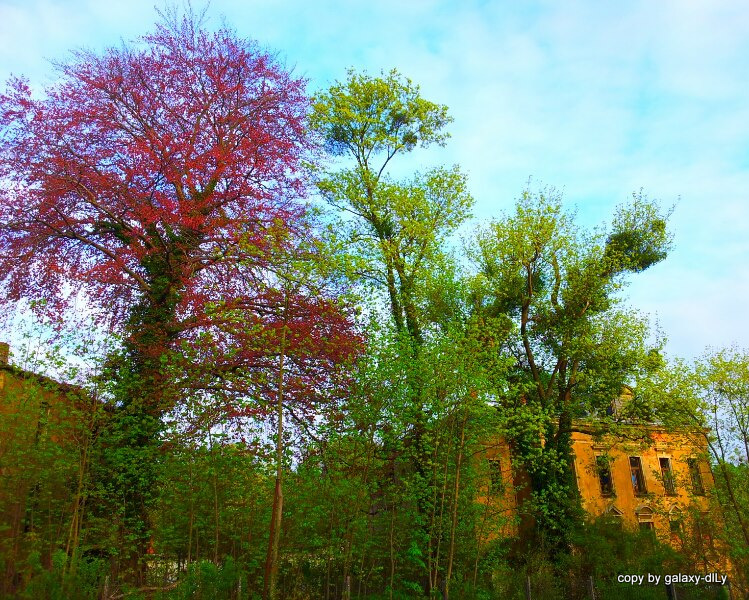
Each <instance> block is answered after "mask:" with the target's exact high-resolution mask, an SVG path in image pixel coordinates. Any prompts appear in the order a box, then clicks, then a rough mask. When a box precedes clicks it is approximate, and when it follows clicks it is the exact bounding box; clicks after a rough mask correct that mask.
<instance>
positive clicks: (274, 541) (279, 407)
mask: <svg viewBox="0 0 749 600" xmlns="http://www.w3.org/2000/svg"><path fill="white" fill-rule="evenodd" d="M287 310H288V299H287V301H286V304H285V306H284V326H283V328H282V329H281V349H280V353H279V354H280V355H279V359H278V393H277V401H276V417H277V419H278V429H277V431H276V435H277V438H276V486H275V491H274V493H273V514H272V516H271V523H270V536H269V539H268V555H267V557H266V560H265V573H264V581H263V600H276V598H278V589H277V585H278V548H279V546H280V541H281V516H282V513H283V392H284V360H285V358H286V317H287Z"/></svg>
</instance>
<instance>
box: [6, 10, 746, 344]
mask: <svg viewBox="0 0 749 600" xmlns="http://www.w3.org/2000/svg"><path fill="white" fill-rule="evenodd" d="M153 4H154V2H153V0H126V1H121V0H109V1H108V2H106V3H104V2H101V1H99V0H88V1H86V0H72V1H55V0H46V1H39V0H0V78H1V79H2V80H3V81H4V80H6V79H7V77H8V75H9V74H10V73H13V74H18V75H20V74H23V75H26V76H27V77H28V78H29V79H30V80H31V82H32V85H34V86H35V87H42V86H43V85H45V83H49V82H50V81H51V80H52V78H53V77H54V71H53V69H52V68H51V66H50V64H49V61H50V60H59V59H64V58H65V56H66V53H67V51H68V50H70V49H72V48H76V47H81V46H83V47H89V48H93V49H98V48H104V47H106V46H110V45H116V44H118V43H119V41H120V40H130V39H133V38H135V37H137V36H138V35H140V34H142V33H145V32H146V31H148V30H149V29H150V28H151V26H152V24H153V22H154V21H155V19H156V13H155V10H154V8H153ZM208 14H209V17H210V19H211V22H212V23H213V24H214V25H218V24H220V22H221V20H222V19H225V20H226V22H227V23H228V24H229V25H230V26H232V27H234V28H235V29H236V30H237V31H238V33H239V34H240V35H242V36H246V37H251V38H254V39H256V40H257V41H258V42H260V44H261V45H263V46H265V47H267V48H268V49H271V50H273V51H277V52H278V53H279V55H280V56H281V58H282V59H283V60H284V61H285V62H286V64H287V65H288V66H293V67H294V70H295V72H296V73H297V74H299V75H303V76H305V77H307V78H308V79H309V80H310V84H309V89H310V91H314V90H316V89H322V88H325V87H327V86H328V85H329V84H330V83H332V82H333V81H334V80H336V79H339V78H343V77H344V76H345V71H346V68H347V67H350V66H353V67H355V68H357V69H366V70H368V71H369V72H370V73H376V72H378V71H379V70H381V69H385V70H389V69H390V68H392V67H396V68H398V69H399V70H400V71H401V72H402V73H404V74H405V75H407V76H409V77H410V78H411V79H413V80H414V81H415V82H417V83H419V84H421V87H422V92H423V95H424V96H425V97H426V98H428V99H430V100H433V101H436V102H440V103H444V104H447V105H448V106H449V107H450V110H451V114H452V116H453V117H454V118H455V122H454V123H453V125H452V127H451V132H452V139H451V140H450V141H449V143H448V146H447V148H445V149H442V150H438V151H430V152H429V153H427V154H424V155H422V157H421V159H420V160H423V163H424V166H427V165H430V164H434V163H448V164H452V163H458V164H460V165H461V167H462V168H463V170H464V171H466V172H467V173H468V174H469V178H470V185H471V190H472V193H473V195H474V197H475V199H476V209H475V214H476V217H477V220H482V219H487V218H488V217H490V216H493V215H498V214H499V213H500V212H501V211H502V210H508V209H510V208H511V207H512V204H513V201H514V199H515V198H516V197H517V195H518V194H519V193H520V191H521V190H522V189H523V188H524V186H525V185H526V182H527V181H528V178H529V177H532V178H533V181H535V182H538V183H543V184H546V185H553V186H555V187H557V188H559V189H562V190H564V196H565V199H566V202H567V204H568V205H569V206H570V207H576V208H577V211H578V215H579V217H580V219H581V221H583V222H584V223H585V224H588V225H597V224H603V223H604V222H605V221H606V220H607V219H608V218H609V217H610V215H611V214H612V212H613V210H614V207H615V206H616V205H617V204H619V203H622V202H624V201H626V199H627V198H628V197H629V195H630V194H631V193H632V192H633V191H635V190H639V189H640V188H643V190H644V192H645V193H646V194H647V195H648V196H649V197H651V198H657V199H659V200H660V201H661V202H662V203H663V204H664V205H667V206H668V205H672V204H675V205H676V208H675V211H674V214H673V216H672V221H671V224H672V229H673V231H674V233H675V248H674V251H673V252H672V254H671V256H670V257H669V258H668V259H667V260H666V261H665V262H664V263H662V264H660V265H657V266H656V267H654V268H652V269H651V270H650V271H647V272H645V273H643V274H641V275H639V276H638V277H636V278H634V279H633V282H632V284H631V285H630V287H629V288H628V290H627V292H626V293H627V295H628V297H629V298H630V302H631V304H632V305H633V306H635V307H637V308H639V309H641V310H643V311H644V312H646V313H649V314H650V315H652V317H653V319H657V320H658V322H659V323H660V327H661V328H662V329H663V331H664V332H665V334H666V335H667V337H668V338H669V342H668V346H667V348H668V351H669V353H670V354H672V355H677V356H683V357H692V356H695V355H698V354H700V353H701V352H702V350H703V349H704V348H705V346H708V345H711V346H724V345H728V344H731V343H736V344H739V345H742V346H749V318H748V317H747V311H746V304H747V302H748V300H749V265H747V260H746V259H747V257H749V69H748V67H749V59H748V58H747V57H749V4H747V3H746V2H743V1H741V0H735V1H733V0H732V1H723V0H704V1H692V0H679V1H675V0H664V1H661V2H657V3H655V2H617V3H614V2H593V1H590V2H576V1H574V0H568V1H566V2H550V1H549V2H523V3H520V2H512V1H509V0H507V1H505V0H502V1H493V2H489V1H486V2H480V1H461V2H458V1H453V2H446V1H445V2H438V1H430V0H410V1H409V2H405V3H401V2H398V1H394V0H380V1H379V2H376V3H375V2H351V1H350V2H344V1H339V2H325V1H324V0H317V1H315V2H309V1H296V0H295V1H290V2H285V1H283V0H276V1H270V0H265V1H260V0H244V1H240V0H214V1H213V2H212V3H211V6H210V8H209V13H208Z"/></svg>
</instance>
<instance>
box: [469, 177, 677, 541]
mask: <svg viewBox="0 0 749 600" xmlns="http://www.w3.org/2000/svg"><path fill="white" fill-rule="evenodd" d="M669 244H670V237H669V234H668V232H667V230H666V217H665V216H664V215H662V214H661V212H660V211H659V210H658V208H657V206H656V205H655V204H653V203H652V202H649V201H648V200H647V199H646V198H645V197H644V196H642V195H641V194H638V195H635V196H634V197H633V201H632V202H631V204H629V205H628V206H623V207H621V208H620V209H619V210H618V212H617V213H616V215H615V218H614V221H613V224H612V226H611V229H610V231H609V233H608V234H605V235H604V234H602V233H599V234H587V233H585V232H584V231H582V230H580V229H579V228H578V227H577V226H576V225H575V223H574V221H573V219H572V217H571V216H570V215H568V214H566V213H565V212H564V210H563V209H562V205H561V198H560V196H559V195H558V194H557V193H556V192H554V191H553V190H547V191H541V192H538V193H537V194H534V193H532V192H530V191H525V192H524V193H523V195H522V197H521V198H520V200H519V201H518V203H517V205H516V207H515V212H514V213H513V214H510V215H508V216H506V217H505V218H503V219H499V220H496V221H494V222H493V223H492V224H491V225H490V226H488V227H486V228H485V229H483V230H481V231H480V233H479V234H478V237H477V240H476V244H475V246H474V247H473V248H472V249H471V251H470V252H471V255H472V257H473V259H474V260H475V262H476V264H477V265H478V267H479V274H478V276H477V280H476V282H475V284H474V289H475V297H474V301H475V307H476V310H477V313H478V314H480V315H484V316H487V317H492V316H494V317H496V316H500V315H502V314H507V315H509V316H510V317H511V318H512V319H513V321H514V324H515V333H514V334H513V335H511V336H510V343H509V344H508V345H507V346H506V347H505V350H506V351H508V352H509V354H510V355H511V356H514V357H515V360H516V366H515V376H514V378H513V379H514V382H515V386H514V387H513V388H512V393H511V394H509V396H510V397H509V398H508V402H507V404H506V406H505V409H506V414H507V422H508V425H507V427H508V430H507V433H508V437H509V440H510V443H511V444H512V446H513V450H514V452H515V455H516V459H517V460H518V462H519V464H520V465H522V466H523V467H524V468H525V469H526V470H527V472H528V475H529V477H530V487H531V493H530V508H531V513H530V514H531V515H532V517H533V522H535V524H536V526H537V529H536V531H537V533H538V534H539V536H540V537H542V538H543V540H544V541H545V542H546V543H547V544H548V545H549V546H550V548H551V550H552V551H553V552H554V551H564V550H565V549H566V548H568V546H569V537H568V536H569V534H570V532H572V531H573V530H574V527H575V524H576V523H578V522H579V520H580V519H581V516H582V512H581V509H580V503H579V498H578V497H577V495H576V494H575V492H574V484H573V472H572V467H571V465H572V455H571V441H572V430H573V419H574V418H575V417H581V416H585V415H590V414H593V415H599V416H604V417H605V416H606V413H607V412H608V411H609V409H610V405H611V402H612V401H613V400H614V399H615V398H617V397H618V396H619V395H620V393H621V392H622V389H623V386H624V385H626V384H632V383H633V380H634V378H636V376H637V375H638V374H639V373H641V372H642V371H643V370H646V369H647V368H648V365H649V364H651V363H652V361H653V358H654V356H655V355H657V347H649V346H648V335H647V333H648V332H647V326H646V324H645V323H644V322H643V320H642V319H640V318H639V317H638V316H637V315H636V314H635V313H632V312H631V311H627V310H625V309H624V308H623V307H621V306H620V301H619V298H618V297H617V295H616V292H617V290H619V289H620V287H621V286H622V284H623V283H624V278H625V277H626V276H627V275H629V274H631V273H635V272H639V271H642V270H644V269H647V268H648V267H650V266H651V265H653V264H655V263H657V262H659V261H660V260H662V259H663V258H664V257H665V256H666V252H667V250H668V248H669ZM506 395H507V394H506ZM536 539H538V538H536Z"/></svg>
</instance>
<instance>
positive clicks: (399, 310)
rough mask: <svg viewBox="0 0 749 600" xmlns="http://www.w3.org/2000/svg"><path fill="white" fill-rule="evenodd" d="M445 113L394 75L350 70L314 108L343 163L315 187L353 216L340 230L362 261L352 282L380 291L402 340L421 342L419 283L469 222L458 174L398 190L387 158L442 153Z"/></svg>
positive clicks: (314, 120) (417, 178) (418, 177)
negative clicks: (434, 149)
mask: <svg viewBox="0 0 749 600" xmlns="http://www.w3.org/2000/svg"><path fill="white" fill-rule="evenodd" d="M451 120H452V119H451V118H450V117H449V116H448V114H447V107H446V106H444V105H440V104H435V103H433V102H430V101H428V100H425V99H424V98H422V97H421V94H420V91H419V87H418V86H417V85H414V84H413V83H412V82H411V81H410V80H409V79H407V78H405V77H403V76H402V75H400V74H399V73H398V72H397V71H395V70H393V71H390V72H389V73H388V74H387V75H383V77H371V76H368V75H365V74H357V73H355V72H354V71H349V73H348V78H347V80H346V81H345V82H342V83H336V84H335V85H333V86H332V87H331V88H330V89H329V90H328V91H327V92H324V93H321V94H318V95H317V96H316V97H315V99H314V102H313V106H312V116H311V119H310V122H311V125H312V126H313V127H314V128H315V129H317V131H319V132H320V133H321V134H322V135H323V137H324V140H325V143H326V148H327V149H328V150H329V152H330V153H331V154H332V155H333V156H339V157H344V158H347V159H348V161H347V162H346V163H345V164H344V166H342V168H340V169H339V170H338V171H334V172H329V173H327V174H326V176H325V177H324V178H323V179H322V180H321V181H320V183H319V187H320V190H321V191H322V193H323V195H324V196H325V198H326V199H327V200H328V201H329V202H330V203H331V204H332V205H333V206H335V207H337V208H339V209H340V210H341V211H342V212H343V213H346V214H347V215H348V216H349V217H351V218H348V219H344V220H343V221H342V222H341V230H342V231H345V232H346V234H347V241H348V242H349V243H350V244H351V246H352V249H353V250H354V251H353V252H352V254H355V255H357V256H358V258H359V261H358V263H357V267H358V275H359V276H360V277H362V278H364V279H365V280H366V281H367V282H368V283H370V284H373V285H374V286H375V287H376V288H379V289H381V290H384V291H386V293H387V299H388V303H389V307H390V314H391V317H392V320H393V323H394V325H395V328H396V330H397V331H398V332H401V331H403V332H407V334H408V335H409V336H410V337H411V338H412V339H413V340H414V341H415V342H416V343H417V344H418V343H421V341H423V335H424V331H423V330H424V326H425V314H424V306H423V301H424V293H425V282H426V281H427V280H428V279H429V277H430V276H431V273H432V269H433V268H434V267H435V266H436V265H437V264H439V262H440V260H441V258H442V256H443V255H444V253H445V248H444V244H445V242H446V239H447V237H448V236H449V235H450V234H451V233H453V232H454V231H455V229H456V228H457V227H458V226H459V225H460V224H461V223H463V222H464V221H465V219H466V218H468V216H469V213H470V208H471V206H472V204H473V200H472V198H471V196H470V194H469V193H468V191H467V187H466V179H465V176H464V175H462V174H461V173H460V171H459V169H458V168H457V167H456V166H454V167H452V168H450V169H445V168H441V167H439V168H434V169H431V170H429V171H427V172H426V173H417V174H415V175H414V176H413V177H412V178H411V179H407V180H401V181H397V180H395V179H394V178H392V177H391V176H390V174H389V172H390V168H391V167H392V162H393V159H395V158H396V157H398V156H400V155H404V154H407V153H409V152H411V151H413V150H414V149H415V148H416V147H417V146H421V147H422V148H426V147H428V146H430V145H432V144H437V145H440V146H441V145H444V143H445V140H446V139H447V137H448V134H447V132H446V131H445V127H446V126H447V124H448V123H450V121H451Z"/></svg>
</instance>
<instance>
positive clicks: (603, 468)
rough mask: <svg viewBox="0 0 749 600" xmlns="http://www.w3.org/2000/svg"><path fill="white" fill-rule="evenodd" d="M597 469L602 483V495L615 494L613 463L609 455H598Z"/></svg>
mask: <svg viewBox="0 0 749 600" xmlns="http://www.w3.org/2000/svg"><path fill="white" fill-rule="evenodd" d="M596 470H597V471H598V481H599V483H600V484H601V495H603V496H613V495H614V480H613V479H612V477H611V464H610V462H609V458H608V457H607V456H596Z"/></svg>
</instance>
